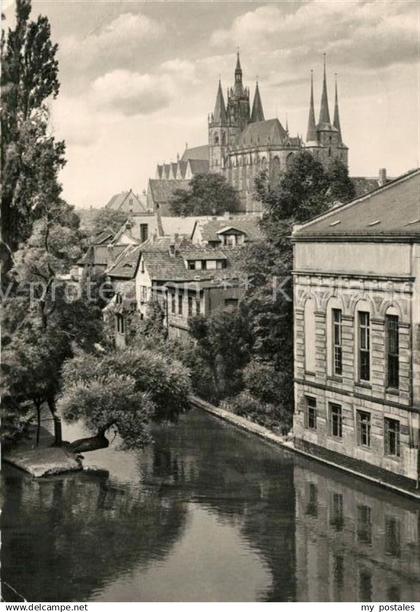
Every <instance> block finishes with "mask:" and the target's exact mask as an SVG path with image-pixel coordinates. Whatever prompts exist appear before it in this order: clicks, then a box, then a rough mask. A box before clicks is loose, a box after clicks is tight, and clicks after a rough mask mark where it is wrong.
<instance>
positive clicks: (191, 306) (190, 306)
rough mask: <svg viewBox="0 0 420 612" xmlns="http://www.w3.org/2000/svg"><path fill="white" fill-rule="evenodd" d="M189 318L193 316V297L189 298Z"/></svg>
mask: <svg viewBox="0 0 420 612" xmlns="http://www.w3.org/2000/svg"><path fill="white" fill-rule="evenodd" d="M188 316H189V317H192V316H193V299H192V297H191V295H189V296H188Z"/></svg>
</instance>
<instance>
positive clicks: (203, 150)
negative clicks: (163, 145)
mask: <svg viewBox="0 0 420 612" xmlns="http://www.w3.org/2000/svg"><path fill="white" fill-rule="evenodd" d="M209 158H210V155H209V145H202V146H200V147H191V148H190V149H185V151H184V153H183V155H182V157H181V161H188V160H189V159H205V160H207V161H209Z"/></svg>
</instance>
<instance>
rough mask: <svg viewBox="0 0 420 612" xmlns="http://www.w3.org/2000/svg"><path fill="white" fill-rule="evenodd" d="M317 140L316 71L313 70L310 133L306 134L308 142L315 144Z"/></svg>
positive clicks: (309, 119)
mask: <svg viewBox="0 0 420 612" xmlns="http://www.w3.org/2000/svg"><path fill="white" fill-rule="evenodd" d="M316 140H317V136H316V127H315V108H314V71H313V70H311V96H310V100H309V118H308V131H307V133H306V142H314V141H316Z"/></svg>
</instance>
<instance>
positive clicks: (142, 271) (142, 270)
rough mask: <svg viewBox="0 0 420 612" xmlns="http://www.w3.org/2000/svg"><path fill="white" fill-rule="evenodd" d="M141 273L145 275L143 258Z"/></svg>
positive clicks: (142, 260)
mask: <svg viewBox="0 0 420 612" xmlns="http://www.w3.org/2000/svg"><path fill="white" fill-rule="evenodd" d="M141 273H142V274H144V259H143V257H142V258H141Z"/></svg>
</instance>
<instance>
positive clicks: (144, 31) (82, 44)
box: [59, 13, 165, 79]
mask: <svg viewBox="0 0 420 612" xmlns="http://www.w3.org/2000/svg"><path fill="white" fill-rule="evenodd" d="M164 33H165V26H164V24H162V23H159V22H158V21H156V20H154V19H151V18H150V17H147V16H146V15H142V14H141V13H139V14H133V13H123V14H121V15H119V16H118V17H117V18H116V19H114V20H113V21H111V22H110V23H108V24H106V25H103V26H102V27H99V28H96V29H95V30H93V31H92V32H90V33H89V34H88V35H87V36H86V37H85V38H83V39H80V38H79V37H77V36H74V35H73V36H68V37H66V38H64V39H63V40H62V41H61V43H60V47H59V53H60V63H61V64H62V65H64V67H65V69H66V72H67V73H68V74H72V75H73V77H74V78H77V77H78V78H82V79H83V78H86V77H88V76H89V75H91V73H92V74H97V73H98V72H101V71H102V70H101V69H102V67H103V66H106V68H107V70H110V69H112V68H117V67H120V66H123V65H125V64H126V63H127V62H133V61H135V60H136V58H138V57H139V54H140V53H141V52H142V50H144V48H145V46H146V45H148V44H150V43H152V42H153V41H156V40H159V39H160V38H161V37H162V36H163V34H164Z"/></svg>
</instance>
